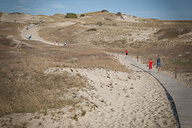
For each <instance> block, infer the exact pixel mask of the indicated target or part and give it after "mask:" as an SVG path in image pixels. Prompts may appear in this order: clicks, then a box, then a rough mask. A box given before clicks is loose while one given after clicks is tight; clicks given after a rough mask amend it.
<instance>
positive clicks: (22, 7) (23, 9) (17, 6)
mask: <svg viewBox="0 0 192 128" xmlns="http://www.w3.org/2000/svg"><path fill="white" fill-rule="evenodd" d="M13 9H14V10H16V12H28V11H29V9H28V8H25V7H24V6H21V5H16V6H14V7H13Z"/></svg>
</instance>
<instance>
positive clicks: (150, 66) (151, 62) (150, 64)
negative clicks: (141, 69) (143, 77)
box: [149, 58, 153, 71]
mask: <svg viewBox="0 0 192 128" xmlns="http://www.w3.org/2000/svg"><path fill="white" fill-rule="evenodd" d="M152 65H153V61H152V59H151V58H150V60H149V71H150V70H152Z"/></svg>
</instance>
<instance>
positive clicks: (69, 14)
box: [66, 13, 77, 18]
mask: <svg viewBox="0 0 192 128" xmlns="http://www.w3.org/2000/svg"><path fill="white" fill-rule="evenodd" d="M66 18H77V15H76V14H75V13H67V15H66Z"/></svg>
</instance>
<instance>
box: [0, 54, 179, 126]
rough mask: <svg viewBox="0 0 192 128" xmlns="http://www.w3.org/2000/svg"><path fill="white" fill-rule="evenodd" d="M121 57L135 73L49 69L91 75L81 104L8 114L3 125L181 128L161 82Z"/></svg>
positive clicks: (80, 94)
mask: <svg viewBox="0 0 192 128" xmlns="http://www.w3.org/2000/svg"><path fill="white" fill-rule="evenodd" d="M119 60H120V62H121V63H123V64H126V66H127V67H128V68H130V69H132V70H133V72H132V73H126V72H119V71H113V70H108V69H99V68H94V69H79V68H78V69H72V68H58V67H55V68H54V67H53V68H49V69H47V70H46V71H45V74H54V73H63V72H65V71H67V72H69V73H71V75H76V74H80V75H82V76H85V77H86V78H87V80H88V81H87V82H88V83H87V87H86V88H84V89H82V90H79V92H77V94H76V97H79V98H80V97H81V98H82V97H83V101H82V102H81V103H79V105H78V107H75V108H73V107H70V106H67V107H65V108H62V109H59V110H57V109H52V110H48V111H46V112H37V113H26V114H13V115H8V116H6V117H2V118H0V122H1V124H2V123H3V122H7V126H13V125H14V124H18V125H20V126H22V125H25V126H27V127H29V128H34V127H43V128H53V127H61V128H68V127H73V128H86V127H87V128H133V127H136V128H145V127H146V128H157V127H163V128H175V127H177V124H176V120H175V118H174V116H173V111H172V109H171V107H170V103H169V101H168V99H167V96H166V94H165V92H164V89H163V88H162V87H161V85H160V84H159V83H158V82H157V81H156V80H155V79H154V78H153V77H152V76H150V75H149V74H148V73H146V72H142V71H141V70H139V69H137V68H135V67H133V66H131V65H130V64H129V63H128V62H127V60H125V59H124V58H123V57H120V58H119ZM45 113H46V114H45ZM84 114H85V115H84ZM10 119H11V121H10ZM75 119H76V120H75ZM9 122H11V123H9ZM0 126H1V125H0Z"/></svg>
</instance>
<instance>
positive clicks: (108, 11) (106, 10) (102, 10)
mask: <svg viewBox="0 0 192 128" xmlns="http://www.w3.org/2000/svg"><path fill="white" fill-rule="evenodd" d="M101 12H109V11H107V10H102V11H101Z"/></svg>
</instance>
